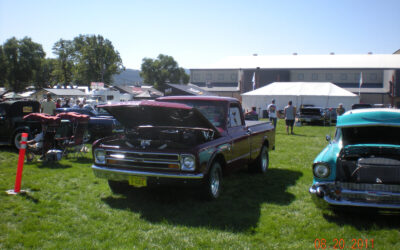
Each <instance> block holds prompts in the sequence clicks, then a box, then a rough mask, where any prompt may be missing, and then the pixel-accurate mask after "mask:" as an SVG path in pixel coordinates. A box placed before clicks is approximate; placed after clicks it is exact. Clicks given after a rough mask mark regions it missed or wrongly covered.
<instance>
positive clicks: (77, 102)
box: [72, 99, 81, 109]
mask: <svg viewBox="0 0 400 250" xmlns="http://www.w3.org/2000/svg"><path fill="white" fill-rule="evenodd" d="M80 103H81V101H79V99H76V101H75V105H74V106H72V107H73V108H75V109H78V108H79V104H80Z"/></svg>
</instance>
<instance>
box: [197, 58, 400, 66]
mask: <svg viewBox="0 0 400 250" xmlns="http://www.w3.org/2000/svg"><path fill="white" fill-rule="evenodd" d="M256 68H260V69H400V54H376V55H374V54H366V55H272V56H231V57H227V58H225V59H223V60H221V61H219V62H217V63H214V64H211V65H208V66H206V67H204V68H195V69H256Z"/></svg>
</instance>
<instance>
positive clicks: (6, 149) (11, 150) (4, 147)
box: [0, 145, 19, 153]
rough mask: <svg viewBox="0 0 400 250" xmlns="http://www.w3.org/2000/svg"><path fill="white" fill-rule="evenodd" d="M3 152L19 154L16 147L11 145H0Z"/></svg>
mask: <svg viewBox="0 0 400 250" xmlns="http://www.w3.org/2000/svg"><path fill="white" fill-rule="evenodd" d="M0 151H1V152H9V153H18V152H19V150H18V149H16V148H15V147H14V146H10V145H0Z"/></svg>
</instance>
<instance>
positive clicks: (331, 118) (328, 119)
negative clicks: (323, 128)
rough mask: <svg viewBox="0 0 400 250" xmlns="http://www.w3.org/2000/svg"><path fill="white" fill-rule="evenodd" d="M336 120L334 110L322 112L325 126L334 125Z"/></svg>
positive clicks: (329, 109) (328, 109) (327, 109)
mask: <svg viewBox="0 0 400 250" xmlns="http://www.w3.org/2000/svg"><path fill="white" fill-rule="evenodd" d="M336 120H337V113H336V108H326V109H325V110H324V121H325V124H329V125H331V124H333V123H336Z"/></svg>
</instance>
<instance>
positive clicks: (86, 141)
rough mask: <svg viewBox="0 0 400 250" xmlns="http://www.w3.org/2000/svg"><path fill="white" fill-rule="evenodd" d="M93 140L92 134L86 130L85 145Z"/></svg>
mask: <svg viewBox="0 0 400 250" xmlns="http://www.w3.org/2000/svg"><path fill="white" fill-rule="evenodd" d="M91 139H92V134H91V133H90V131H89V130H86V131H85V133H84V134H83V143H89V142H90V140H91Z"/></svg>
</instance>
